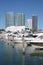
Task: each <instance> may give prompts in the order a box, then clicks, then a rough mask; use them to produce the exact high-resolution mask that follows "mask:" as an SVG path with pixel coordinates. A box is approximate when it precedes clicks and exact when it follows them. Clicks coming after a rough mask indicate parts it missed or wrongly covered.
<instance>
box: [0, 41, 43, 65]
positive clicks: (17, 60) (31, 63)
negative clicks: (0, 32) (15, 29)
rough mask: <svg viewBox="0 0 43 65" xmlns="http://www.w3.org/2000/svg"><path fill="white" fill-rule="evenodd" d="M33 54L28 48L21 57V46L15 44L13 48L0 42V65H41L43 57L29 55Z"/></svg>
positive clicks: (42, 64) (30, 48)
mask: <svg viewBox="0 0 43 65" xmlns="http://www.w3.org/2000/svg"><path fill="white" fill-rule="evenodd" d="M34 52H35V50H32V47H30V46H28V47H26V50H25V55H23V54H22V44H15V45H14V47H13V46H11V45H8V44H6V43H4V42H2V41H0V65H43V57H41V56H40V55H39V56H31V55H30V54H31V53H34ZM38 53H39V51H38Z"/></svg>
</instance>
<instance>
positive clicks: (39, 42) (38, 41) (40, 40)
mask: <svg viewBox="0 0 43 65" xmlns="http://www.w3.org/2000/svg"><path fill="white" fill-rule="evenodd" d="M30 44H31V45H32V46H33V47H34V48H35V49H43V33H40V34H38V36H37V37H36V38H34V39H33V40H32V41H30Z"/></svg>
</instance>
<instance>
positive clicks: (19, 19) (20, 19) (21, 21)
mask: <svg viewBox="0 0 43 65" xmlns="http://www.w3.org/2000/svg"><path fill="white" fill-rule="evenodd" d="M16 25H17V26H25V14H24V13H18V14H17V15H16Z"/></svg>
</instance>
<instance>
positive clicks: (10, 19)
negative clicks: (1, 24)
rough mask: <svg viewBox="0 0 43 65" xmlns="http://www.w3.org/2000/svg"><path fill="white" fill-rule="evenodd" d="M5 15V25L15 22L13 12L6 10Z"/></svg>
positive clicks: (11, 24)
mask: <svg viewBox="0 0 43 65" xmlns="http://www.w3.org/2000/svg"><path fill="white" fill-rule="evenodd" d="M5 17H6V27H9V26H13V25H14V24H15V21H14V13H13V12H7V13H6V16H5Z"/></svg>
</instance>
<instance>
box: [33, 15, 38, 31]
mask: <svg viewBox="0 0 43 65" xmlns="http://www.w3.org/2000/svg"><path fill="white" fill-rule="evenodd" d="M37 23H38V17H37V16H32V29H33V30H36V31H37Z"/></svg>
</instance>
